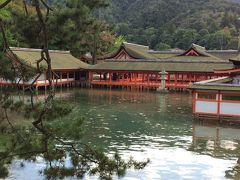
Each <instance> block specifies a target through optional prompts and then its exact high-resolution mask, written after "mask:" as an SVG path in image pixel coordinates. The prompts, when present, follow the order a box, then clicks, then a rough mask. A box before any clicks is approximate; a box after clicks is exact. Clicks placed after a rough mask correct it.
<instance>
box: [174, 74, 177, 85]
mask: <svg viewBox="0 0 240 180" xmlns="http://www.w3.org/2000/svg"><path fill="white" fill-rule="evenodd" d="M174 86H175V87H177V74H174Z"/></svg>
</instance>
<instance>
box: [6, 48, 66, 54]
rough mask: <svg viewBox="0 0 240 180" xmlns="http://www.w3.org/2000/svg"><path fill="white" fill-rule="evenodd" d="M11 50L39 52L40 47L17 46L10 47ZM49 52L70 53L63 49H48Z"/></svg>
mask: <svg viewBox="0 0 240 180" xmlns="http://www.w3.org/2000/svg"><path fill="white" fill-rule="evenodd" d="M10 49H11V50H13V51H28V52H41V51H42V49H36V48H19V47H10ZM49 52H51V53H64V54H70V51H64V50H49Z"/></svg>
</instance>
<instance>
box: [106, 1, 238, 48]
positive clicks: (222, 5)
mask: <svg viewBox="0 0 240 180" xmlns="http://www.w3.org/2000/svg"><path fill="white" fill-rule="evenodd" d="M239 7H240V5H238V4H231V3H230V2H228V1H226V0H211V1H207V0H198V1H193V0H185V1H180V0H176V1H169V0H158V1H156V0H149V1H148V3H146V2H145V1H144V0H132V1H129V0H125V1H121V2H119V1H118V0H112V5H111V6H110V7H109V8H108V9H107V10H103V11H104V12H102V14H103V17H105V19H106V20H107V21H108V22H111V23H113V24H115V31H116V32H117V35H124V36H125V37H126V40H127V41H131V42H135V43H139V44H144V45H149V46H150V48H153V49H159V44H160V43H164V44H168V45H170V46H171V47H172V48H175V47H178V48H181V49H186V48H188V47H189V46H190V44H191V43H193V42H195V43H198V44H201V45H203V46H206V47H207V48H209V49H221V48H225V49H228V48H230V47H231V48H232V46H233V44H232V45H231V46H229V45H228V44H227V43H225V42H224V43H219V42H218V43H216V41H221V39H220V37H219V36H216V34H215V33H217V32H218V31H222V30H223V29H224V28H225V27H228V28H229V29H232V28H233V29H235V30H236V31H235V32H233V31H232V32H231V33H230V37H229V38H230V39H227V40H224V41H227V42H229V41H233V40H234V39H236V37H237V36H238V33H236V32H238V31H239V28H240V22H239V20H238V18H239V17H240V8H239ZM203 34H204V35H203ZM191 41H192V42H191ZM236 48H237V47H234V49H236Z"/></svg>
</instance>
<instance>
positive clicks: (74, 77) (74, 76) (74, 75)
mask: <svg viewBox="0 0 240 180" xmlns="http://www.w3.org/2000/svg"><path fill="white" fill-rule="evenodd" d="M73 79H74V86H76V72H75V71H74V73H73Z"/></svg>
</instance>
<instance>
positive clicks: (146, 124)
mask: <svg viewBox="0 0 240 180" xmlns="http://www.w3.org/2000/svg"><path fill="white" fill-rule="evenodd" d="M63 97H64V98H67V99H69V101H71V102H73V103H74V104H75V107H76V110H75V111H74V113H75V114H76V116H84V117H85V119H86V120H85V129H86V132H85V136H84V141H85V142H88V143H89V142H90V143H92V144H96V145H98V146H100V147H102V148H104V150H105V151H106V152H107V153H111V152H112V151H113V150H114V149H115V148H116V149H117V150H119V152H120V154H121V155H122V156H123V157H124V158H126V159H128V158H129V157H130V156H132V157H134V159H136V160H146V159H147V158H150V160H151V162H150V164H149V165H148V166H147V167H146V168H145V169H144V170H140V171H134V170H129V171H128V172H127V174H126V176H125V177H124V178H122V179H126V180H135V179H136V180H138V179H150V180H151V179H166V180H168V179H226V172H227V171H229V170H231V169H233V167H234V166H236V164H237V160H238V157H239V156H240V154H239V152H240V151H238V150H239V142H240V141H239V140H240V130H239V129H238V128H236V127H221V126H219V125H209V124H203V123H198V122H193V117H192V113H191V112H192V97H191V95H190V94H176V93H168V94H160V93H155V92H128V91H107V90H74V91H68V92H65V93H63ZM44 166H45V165H44V163H43V162H42V160H41V159H39V160H38V161H37V162H36V163H25V167H24V168H20V167H19V161H16V162H15V163H14V164H13V166H12V170H11V177H10V179H28V178H27V177H33V179H44V178H43V177H41V176H40V175H39V174H38V171H39V170H41V169H42V168H43V167H44ZM26 175H27V177H26ZM86 179H96V178H95V177H86Z"/></svg>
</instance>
